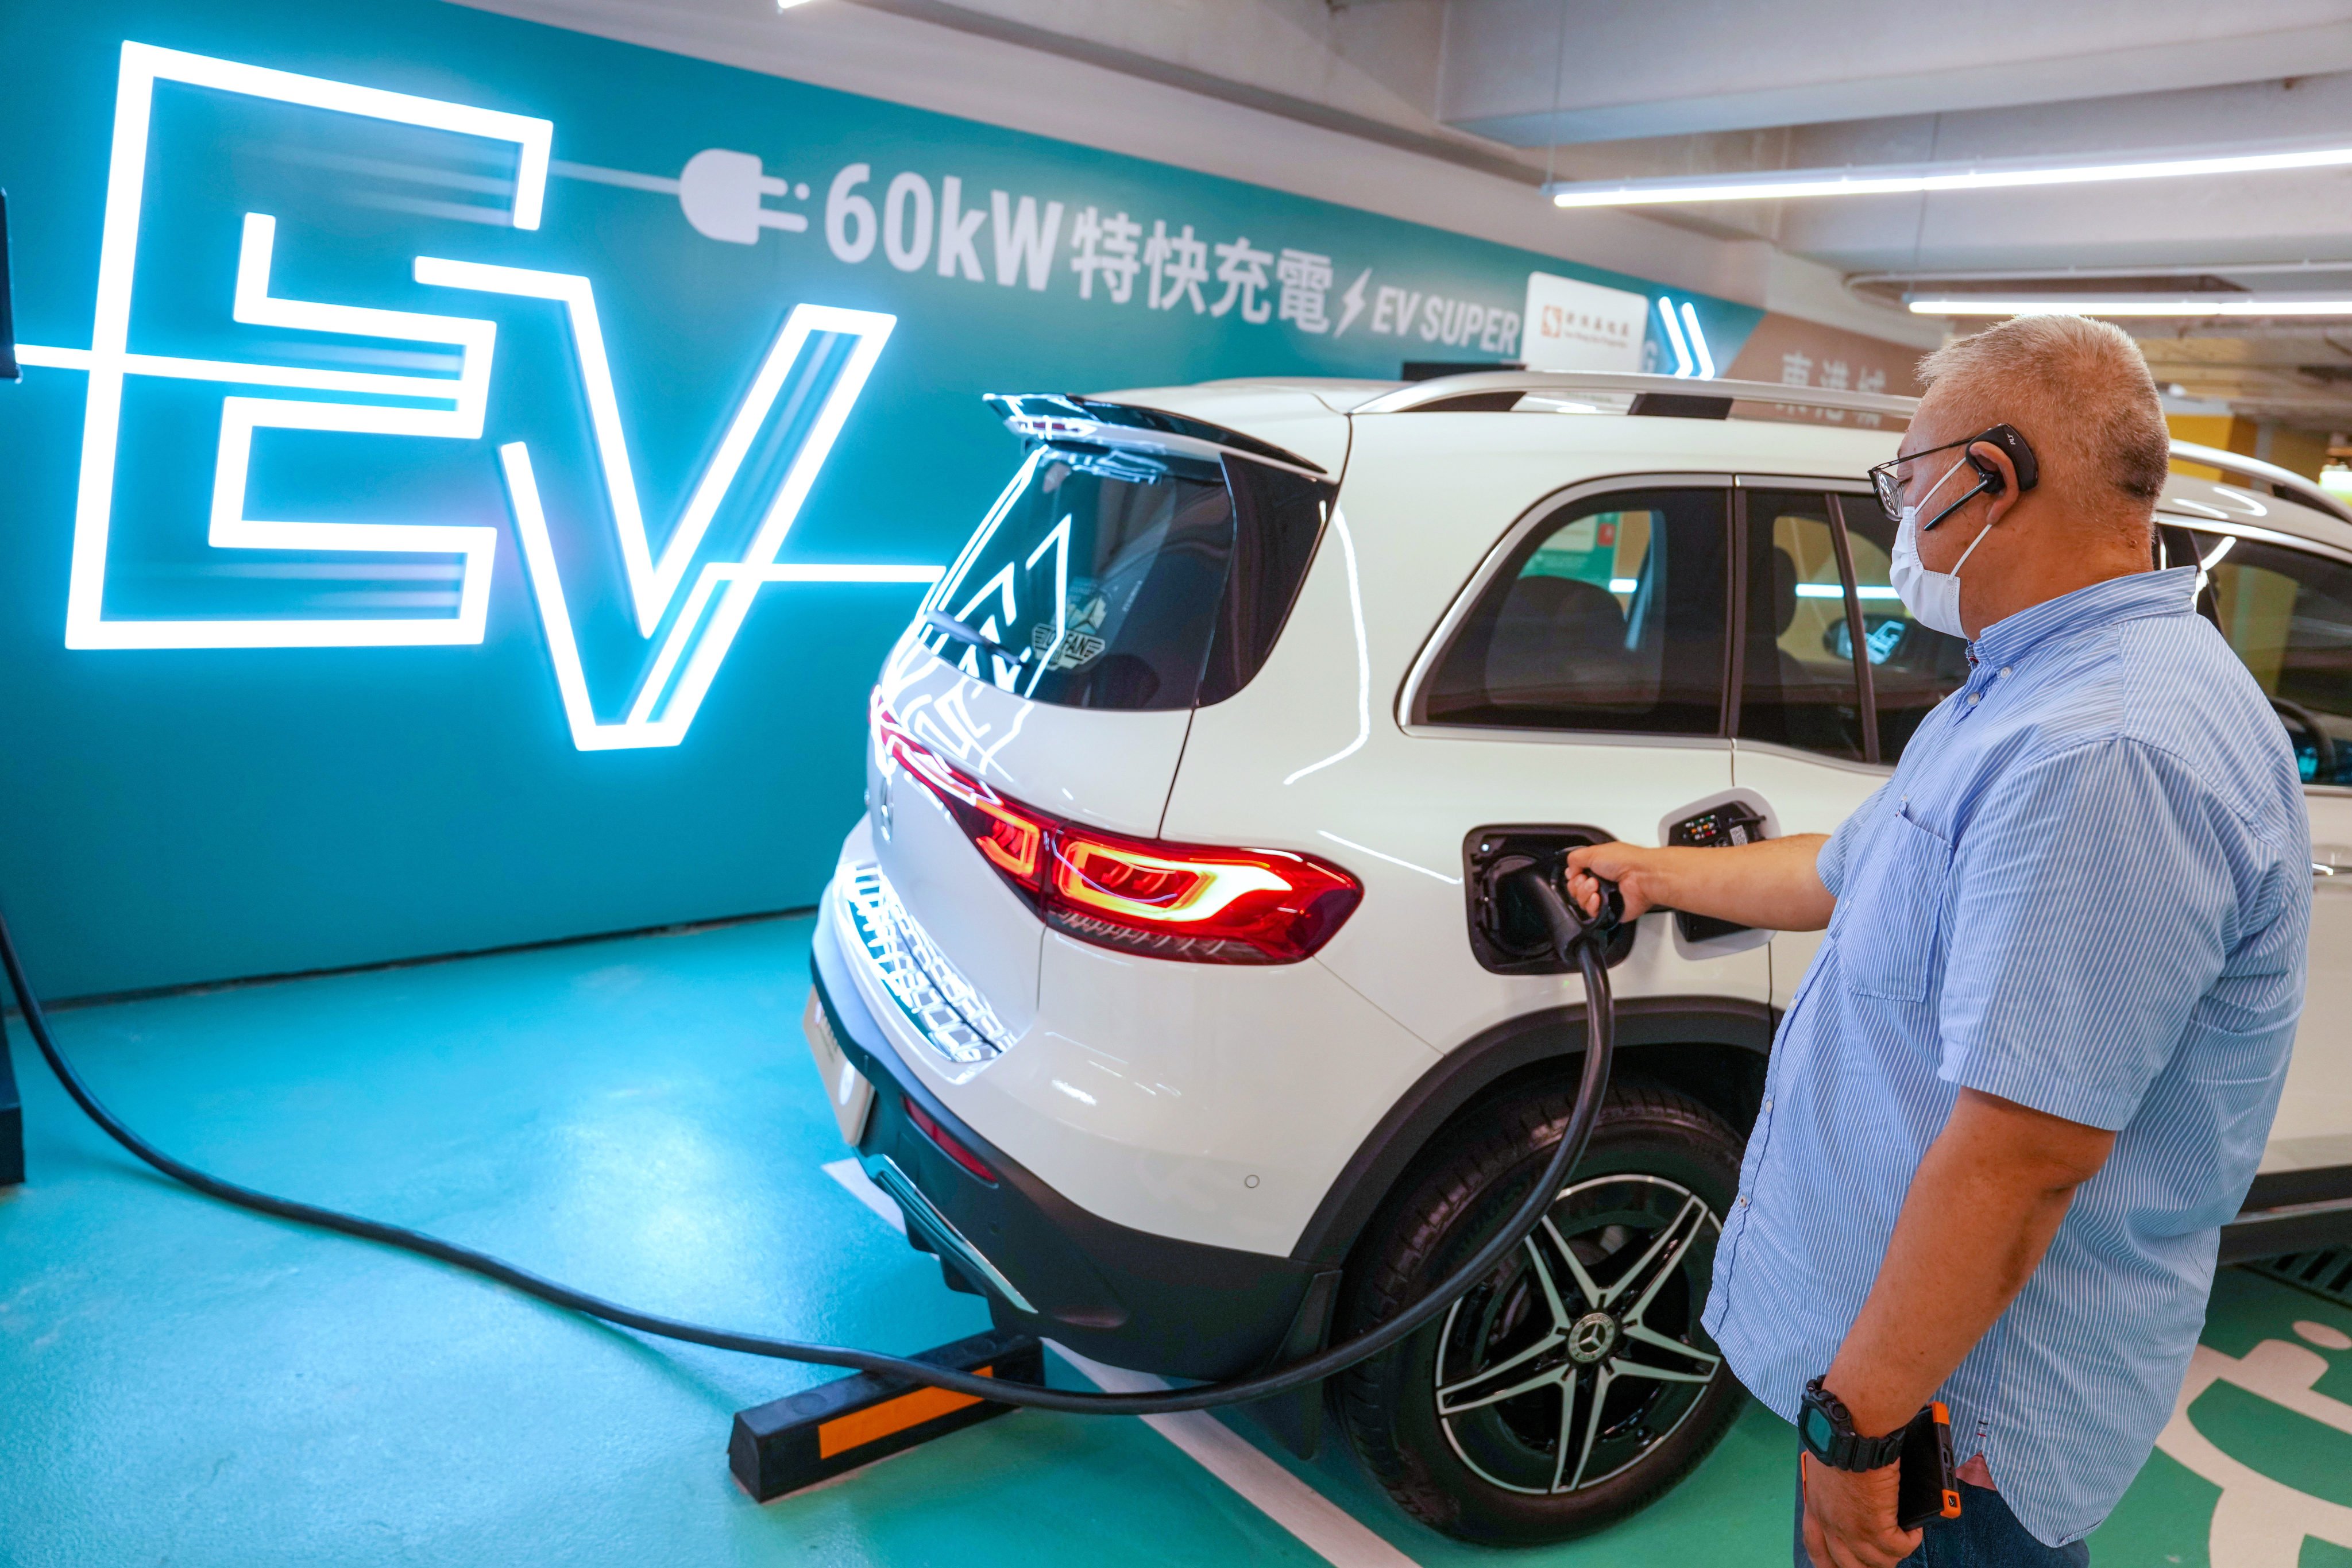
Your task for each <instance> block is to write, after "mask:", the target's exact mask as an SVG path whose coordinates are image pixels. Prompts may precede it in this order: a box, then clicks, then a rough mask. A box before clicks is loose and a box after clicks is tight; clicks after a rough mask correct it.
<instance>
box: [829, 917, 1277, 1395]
mask: <svg viewBox="0 0 2352 1568" xmlns="http://www.w3.org/2000/svg"><path fill="white" fill-rule="evenodd" d="M810 967H811V969H812V972H813V979H814V987H815V994H816V998H817V1003H818V1005H820V1006H821V1007H823V1008H824V1016H825V1021H826V1023H827V1025H828V1026H830V1027H831V1028H832V1030H833V1036H834V1039H835V1042H836V1043H837V1044H838V1045H839V1047H841V1050H842V1053H843V1054H844V1055H845V1057H847V1058H849V1060H850V1062H851V1063H852V1064H853V1065H854V1066H855V1067H856V1068H857V1070H858V1071H859V1072H860V1073H863V1074H864V1075H865V1076H866V1079H867V1080H868V1081H870V1082H871V1083H872V1084H873V1086H874V1089H875V1097H874V1106H873V1110H872V1112H871V1113H870V1114H869V1115H868V1116H867V1117H866V1125H865V1131H864V1134H863V1136H862V1137H861V1138H860V1139H859V1140H858V1144H857V1152H858V1156H859V1159H860V1161H861V1162H862V1163H864V1164H865V1165H866V1168H867V1170H868V1171H869V1172H875V1173H877V1174H878V1175H879V1176H880V1177H881V1184H882V1185H883V1187H884V1188H885V1190H886V1191H887V1190H889V1189H890V1188H891V1187H892V1186H894V1185H897V1184H904V1185H905V1186H907V1187H909V1188H911V1189H912V1192H911V1194H904V1193H894V1194H893V1196H894V1198H896V1199H897V1201H898V1205H899V1207H900V1208H901V1209H902V1210H904V1211H906V1213H907V1218H908V1227H909V1228H908V1234H909V1236H910V1237H914V1236H917V1235H921V1236H923V1237H924V1245H925V1246H926V1247H928V1249H929V1250H932V1251H937V1252H940V1253H941V1254H942V1256H945V1257H950V1258H952V1257H955V1256H956V1255H957V1254H958V1253H959V1252H960V1251H961V1249H963V1248H965V1247H968V1248H970V1249H971V1252H973V1253H976V1254H978V1256H979V1258H980V1264H979V1265H977V1266H976V1265H973V1264H969V1263H967V1264H964V1265H962V1266H961V1267H960V1268H959V1272H961V1273H962V1274H964V1275H965V1276H966V1277H967V1278H968V1279H971V1283H972V1284H973V1285H974V1286H976V1287H980V1286H985V1287H986V1289H984V1291H983V1294H984V1295H985V1296H986V1298H987V1300H988V1303H989V1309H990V1311H991V1313H992V1315H993V1317H994V1319H995V1321H996V1323H997V1325H998V1326H999V1327H1001V1328H1005V1329H1014V1330H1020V1331H1026V1332H1029V1333H1034V1334H1040V1335H1045V1336H1047V1337H1050V1338H1053V1339H1055V1340H1059V1341H1060V1342H1063V1343H1065V1344H1066V1345H1068V1346H1069V1347H1070V1348H1071V1349H1073V1350H1075V1351H1077V1352H1080V1353H1082V1354H1085V1355H1087V1356H1091V1357H1093V1358H1094V1359H1096V1360H1097V1361H1101V1362H1105V1363H1109V1364H1110V1365H1113V1366H1122V1367H1129V1368H1132V1369H1135V1370H1138V1371H1142V1372H1153V1373H1163V1374H1165V1375H1168V1376H1173V1377H1193V1378H1219V1377H1230V1376H1234V1375H1236V1374H1239V1373H1247V1372H1251V1371H1254V1370H1255V1369H1256V1368H1258V1367H1260V1366H1263V1365H1265V1364H1266V1363H1268V1362H1269V1361H1270V1360H1271V1359H1272V1357H1273V1356H1274V1354H1275V1352H1276V1350H1277V1349H1278V1348H1279V1347H1280V1346H1281V1345H1282V1344H1283V1342H1284V1340H1285V1338H1286V1335H1287V1334H1288V1331H1289V1330H1290V1327H1291V1325H1292V1322H1293V1321H1294V1320H1295V1319H1296V1318H1297V1315H1298V1310H1299V1307H1300V1304H1301V1302H1302V1301H1303V1300H1305V1299H1306V1296H1307V1284H1308V1282H1309V1280H1310V1279H1312V1278H1313V1277H1314V1274H1315V1270H1314V1268H1312V1267H1311V1266H1309V1265H1307V1264H1304V1263H1300V1262H1297V1261H1295V1260H1293V1259H1290V1258H1276V1257H1270V1256H1266V1255H1264V1254H1260V1253H1255V1252H1243V1251H1238V1250H1234V1249H1232V1248H1227V1247H1211V1246H1205V1245H1203V1244H1202V1243H1199V1242H1191V1241H1179V1240H1175V1239H1173V1238H1171V1237H1163V1236H1155V1235H1152V1234H1151V1233H1150V1232H1148V1231H1141V1230H1135V1229H1131V1228H1129V1226H1122V1225H1118V1224H1116V1223H1114V1222H1112V1221H1110V1220H1107V1219H1103V1218H1101V1217H1100V1216H1098V1215H1093V1214H1089V1213H1088V1212H1087V1211H1086V1210H1085V1209H1082V1208H1080V1207H1079V1206H1078V1205H1076V1204H1074V1203H1072V1202H1071V1201H1070V1200H1069V1199H1068V1198H1066V1197H1065V1196H1064V1195H1063V1194H1060V1193H1058V1192H1056V1191H1055V1189H1054V1188H1053V1187H1051V1186H1049V1185H1048V1184H1045V1182H1043V1181H1041V1180H1039V1179H1038V1178H1037V1177H1036V1176H1035V1175H1034V1174H1033V1173H1030V1172H1029V1171H1027V1170H1025V1169H1024V1168H1023V1167H1022V1166H1021V1165H1020V1163H1017V1162H1016V1161H1014V1160H1013V1159H1012V1158H1011V1157H1010V1156H1008V1155H1007V1154H1006V1153H1005V1152H1003V1150H1002V1149H999V1148H997V1147H995V1146H994V1145H993V1144H992V1143H990V1142H988V1141H987V1140H986V1139H984V1138H982V1136H981V1135H980V1134H979V1133H977V1132H975V1131H972V1130H971V1127H970V1126H969V1125H967V1124H966V1123H965V1122H964V1121H961V1119H960V1118H958V1117H957V1116H956V1115H955V1114H954V1113H953V1112H951V1111H950V1110H949V1109H948V1108H947V1107H946V1105H944V1104H943V1103H941V1102H940V1100H938V1099H937V1098H936V1097H935V1096H934V1095H932V1094H931V1092H930V1091H929V1089H926V1088H925V1087H924V1086H923V1084H922V1082H921V1080H920V1079H919V1078H918V1077H917V1075H916V1074H914V1073H913V1072H911V1071H909V1070H908V1068H906V1066H905V1065H904V1064H903V1063H902V1062H901V1061H900V1060H899V1058H898V1051H897V1049H896V1048H895V1047H893V1046H892V1045H891V1043H890V1040H889V1037H887V1035H886V1034H885V1033H884V1032H883V1030H882V1026H880V1024H879V1023H877V1021H876V1020H875V1018H874V1016H873V1015H872V1014H871V1013H870V1012H869V1011H868V1010H867V1008H866V1003H865V1000H864V998H863V997H862V996H861V995H860V994H859V992H858V989H857V987H856V984H855V983H854V982H853V980H852V978H851V975H850V973H849V970H848V967H847V960H846V958H845V955H844V953H843V952H842V950H841V944H840V939H839V938H838V937H837V936H836V935H835V930H834V922H833V921H830V920H820V921H817V922H816V936H815V942H814V947H813V949H812V953H811V961H810ZM908 1100H913V1101H914V1102H915V1104H917V1105H918V1106H919V1107H921V1108H922V1110H923V1111H924V1113H925V1114H927V1115H929V1116H930V1117H931V1118H933V1119H934V1120H935V1121H937V1122H938V1123H939V1124H940V1126H941V1127H942V1128H944V1129H945V1130H946V1131H947V1132H948V1133H949V1134H950V1136H951V1137H953V1138H955V1139H956V1140H957V1141H959V1142H961V1143H962V1144H963V1145H964V1146H965V1147H966V1148H967V1149H969V1150H971V1152H974V1153H975V1154H977V1155H979V1157H980V1158H981V1160H982V1162H983V1163H985V1164H986V1165H987V1166H988V1167H989V1168H990V1169H991V1170H992V1171H994V1172H995V1173H996V1177H997V1179H996V1182H995V1184H993V1185H991V1184H987V1183H984V1182H982V1181H981V1180H980V1179H979V1178H977V1177H975V1176H973V1175H971V1173H968V1172H966V1171H965V1170H963V1169H962V1168H961V1166H959V1165H958V1164H956V1163H954V1162H953V1161H952V1160H950V1159H949V1158H948V1156H947V1155H946V1154H945V1153H943V1152H941V1151H940V1148H939V1146H938V1145H937V1144H935V1143H933V1142H931V1141H930V1139H929V1138H928V1137H927V1136H925V1135H924V1133H923V1132H922V1131H919V1129H918V1128H916V1127H915V1125H914V1124H913V1122H912V1121H910V1120H909V1119H908V1115H907V1110H906V1104H907V1101H908ZM885 1162H887V1164H886V1163H885ZM910 1198H911V1200H912V1201H910ZM943 1231H944V1232H945V1234H942V1232H943ZM975 1273H978V1274H980V1275H982V1278H971V1277H972V1276H973V1275H974V1274H975ZM990 1275H993V1276H994V1278H989V1277H988V1276H990Z"/></svg>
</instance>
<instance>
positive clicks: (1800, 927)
mask: <svg viewBox="0 0 2352 1568" xmlns="http://www.w3.org/2000/svg"><path fill="white" fill-rule="evenodd" d="M1823 842H1824V839H1823V836H1822V835H1821V834H1818V833H1801V834H1797V835H1794V836H1792V837H1788V838H1770V839H1767V840H1765V841H1764V842H1763V843H1761V844H1746V845H1741V846H1740V847H1738V848H1732V849H1692V848H1665V849H1643V848H1637V847H1634V846H1633V845H1630V844H1602V845H1596V846H1594V847H1592V848H1590V849H1579V850H1577V851H1576V852H1575V853H1574V854H1572V855H1570V857H1569V864H1570V866H1573V867H1575V868H1578V869H1579V870H1588V869H1589V870H1591V871H1595V872H1598V873H1599V874H1600V875H1601V876H1603V877H1611V878H1614V879H1618V880H1619V881H1621V882H1622V884H1623V885H1624V888H1625V892H1626V895H1627V898H1628V900H1632V901H1633V902H1636V903H1638V904H1639V905H1640V907H1641V908H1643V909H1648V908H1652V907H1664V908H1666V909H1672V910H1688V911H1689V912H1690V913H1692V914H1695V915H1713V916H1714V917H1715V918H1716V919H1717V920H1726V921H1732V922H1733V923H1734V924H1737V925H1744V926H1755V927H1758V928H1759V929H1760V930H1764V931H1819V930H1821V929H1822V927H1823V926H1825V925H1827V924H1829V923H1830V911H1831V910H1834V909H1835V908H1836V907H1837V900H1835V899H1833V898H1832V897H1831V896H1830V890H1829V889H1827V888H1825V887H1823V886H1822V877H1821V872H1820V870H1819V869H1818V868H1816V865H1815V862H1816V861H1817V860H1818V859H1819V858H1820V856H1821V852H1822V843H1823Z"/></svg>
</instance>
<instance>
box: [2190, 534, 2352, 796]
mask: <svg viewBox="0 0 2352 1568" xmlns="http://www.w3.org/2000/svg"><path fill="white" fill-rule="evenodd" d="M2195 538H2196V542H2197V548H2198V561H2199V563H2200V566H2201V567H2202V568H2203V575H2202V577H2201V579H2200V594H2199V598H2200V607H2201V608H2202V609H2203V610H2204V612H2205V613H2206V614H2207V615H2208V616H2210V617H2211V618H2212V620H2213V622H2214V624H2215V625H2217V626H2220V627H2221V635H2222V636H2223V637H2226V638H2228V639H2229V643H2230V647H2231V648H2233V649H2235V650H2236V652H2237V655H2238V657H2239V658H2242V659H2243V660H2244V661H2245V664H2246V668H2247V669H2249V670H2251V671H2252V673H2253V677H2254V680H2255V683H2256V684H2258V685H2259V686H2261V687H2262V689H2263V695H2265V696H2267V697H2268V698H2269V699H2270V700H2271V706H2272V707H2273V708H2274V709H2276V710H2278V715H2279V719H2280V721H2281V722H2283V723H2284V724H2285V725H2286V728H2287V733H2288V735H2289V736H2290V737H2291V738H2292V739H2293V740H2294V748H2295V763H2296V765H2297V768H2298V770H2299V771H2300V772H2301V773H2302V774H2303V782H2304V783H2305V784H2352V567H2347V566H2343V565H2340V564H2338V563H2336V562H2333V561H2329V560H2326V559H2325V558H2323V557H2321V556H2317V555H2312V554H2308V553H2306V552H2304V551H2300V550H2290V549H2287V548H2284V547H2283V546H2280V545H2275V544H2265V543H2263V542H2259V541H2257V540H2252V539H2240V538H2236V537H2234V536H2232V535H2230V534H2217V533H2205V532H2201V531H2200V532H2199V533H2197V534H2196V535H2195Z"/></svg>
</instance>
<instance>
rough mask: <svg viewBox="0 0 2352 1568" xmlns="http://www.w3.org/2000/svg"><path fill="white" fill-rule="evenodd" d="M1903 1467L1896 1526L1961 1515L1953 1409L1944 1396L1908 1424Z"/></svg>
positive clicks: (1909, 1526)
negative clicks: (1954, 1458)
mask: <svg viewBox="0 0 2352 1568" xmlns="http://www.w3.org/2000/svg"><path fill="white" fill-rule="evenodd" d="M1902 1467H1903V1468H1902V1470H1901V1472H1900V1473H1899V1476H1898V1479H1897V1480H1896V1482H1895V1528H1896V1529H1898V1530H1916V1529H1918V1528H1919V1527H1920V1526H1922V1525H1924V1524H1926V1523H1927V1521H1929V1520H1931V1519H1958V1518H1959V1517H1960V1482H1959V1478H1958V1476H1956V1475H1954V1474H1953V1473H1952V1413H1951V1412H1950V1411H1948V1410H1947V1409H1945V1408H1944V1405H1943V1402H1942V1401H1941V1400H1937V1401H1936V1402H1934V1403H1933V1404H1930V1405H1928V1406H1927V1408H1926V1409H1924V1410H1922V1411H1920V1412H1919V1414H1918V1415H1915V1416H1913V1417H1912V1418H1911V1425H1910V1426H1906V1428H1904V1431H1903V1458H1902Z"/></svg>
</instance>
